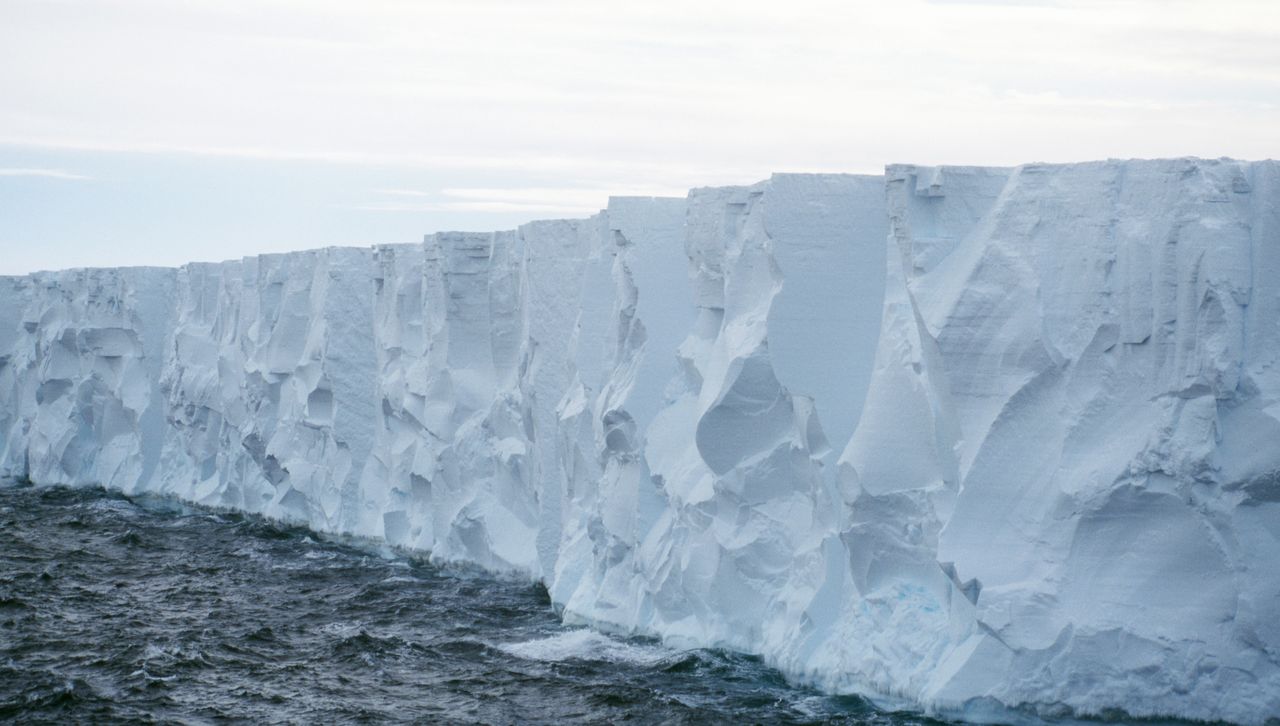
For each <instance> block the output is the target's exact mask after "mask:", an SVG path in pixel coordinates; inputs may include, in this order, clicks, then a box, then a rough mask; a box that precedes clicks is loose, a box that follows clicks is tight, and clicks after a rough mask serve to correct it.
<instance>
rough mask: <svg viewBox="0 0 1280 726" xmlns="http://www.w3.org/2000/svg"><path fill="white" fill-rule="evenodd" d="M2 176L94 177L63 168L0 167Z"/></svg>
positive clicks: (80, 178) (68, 178) (88, 178)
mask: <svg viewBox="0 0 1280 726" xmlns="http://www.w3.org/2000/svg"><path fill="white" fill-rule="evenodd" d="M0 176H30V177H40V178H44V179H63V180H67V181H89V180H90V179H92V178H93V177H91V176H85V175H84V174H77V173H75V172H70V171H63V170H62V169H29V168H5V167H0Z"/></svg>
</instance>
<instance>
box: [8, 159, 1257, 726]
mask: <svg viewBox="0 0 1280 726" xmlns="http://www.w3.org/2000/svg"><path fill="white" fill-rule="evenodd" d="M0 404H2V405H0V475H4V476H10V477H26V478H29V479H30V480H32V481H34V482H36V483H39V484H68V485H91V484H101V485H105V486H107V487H110V488H113V489H118V490H121V491H124V492H126V493H140V492H155V493H162V494H167V495H172V496H176V497H179V498H182V499H184V500H188V501H192V502H196V503H199V504H204V505H209V506H215V507H224V508H232V509H236V510H243V511H247V512H255V513H261V514H264V515H267V516H271V517H276V518H280V519H284V520H288V521H290V522H296V523H300V524H305V525H307V526H309V527H313V528H315V529H318V530H322V531H329V532H339V533H349V534H354V535H360V536H367V537H375V538H381V539H385V540H386V541H387V542H389V543H391V544H393V545H397V546H402V547H406V548H412V549H418V550H424V551H430V552H431V554H432V556H433V557H435V558H439V559H442V560H458V561H468V562H474V563H478V564H480V565H482V566H484V567H487V568H490V569H494V570H501V571H511V572H516V573H523V574H525V575H527V576H529V577H531V578H536V579H538V580H540V581H542V582H543V583H545V584H546V586H547V589H548V591H549V593H550V596H551V598H552V600H553V602H554V603H555V604H556V606H557V607H560V608H563V611H564V614H565V617H566V618H568V619H571V620H575V621H578V622H585V623H589V624H592V625H594V626H596V627H600V628H604V629H608V630H613V631H619V632H627V633H643V634H649V635H655V636H659V637H662V638H664V639H666V640H668V641H670V642H676V643H682V644H689V645H698V646H717V647H725V648H731V649H735V650H740V651H745V652H749V653H755V654H759V655H761V656H763V657H764V658H765V659H766V660H768V661H769V662H770V663H772V664H774V665H776V666H778V667H779V668H780V669H782V670H783V671H784V672H786V673H788V674H789V675H791V676H792V677H795V678H798V679H802V680H805V681H808V682H812V683H816V684H817V685H819V686H821V687H823V688H825V689H828V690H831V691H837V692H849V693H858V694H863V695H866V696H869V697H871V698H873V699H874V700H878V701H879V702H882V703H889V704H894V705H904V706H908V707H913V708H919V709H923V710H925V711H927V712H931V713H938V714H943V715H949V716H961V717H966V718H971V719H975V720H1008V719H1015V720H1016V719H1018V718H1022V717H1026V718H1032V717H1039V716H1058V715H1091V714H1092V715H1096V714H1127V715H1130V716H1174V717H1181V718H1192V719H1205V720H1227V721H1233V722H1239V723H1246V724H1260V723H1264V722H1266V721H1267V720H1268V719H1273V718H1280V163H1277V162H1272V161H1266V162H1238V161H1232V160H1199V159H1175V160H1159V161H1137V160H1134V161H1116V160H1112V161H1105V162H1092V163H1083V164H1065V165H1047V164H1028V165H1024V166H1020V167H1015V168H975V167H923V166H906V165H903V166H890V167H888V168H887V169H886V171H885V174H884V175H883V176H854V175H808V174H780V175H775V176H773V177H772V178H770V179H769V180H767V181H764V182H761V183H759V184H756V185H753V186H744V187H723V188H703V189H694V190H692V191H691V192H690V193H689V195H688V196H687V198H684V199H678V198H631V197H621V198H613V199H610V200H609V203H608V207H607V209H605V210H603V211H601V212H600V213H599V214H597V215H595V216H593V217H591V218H588V219H579V220H557V221H542V222H533V223H530V224H527V225H524V226H522V227H520V228H519V229H517V230H513V231H505V232H496V233H485V234H478V233H438V234H432V235H428V236H427V237H426V239H425V241H424V242H423V243H422V244H412V245H389V246H378V247H374V248H327V249H320V250H313V251H307V252H298V253H288V254H273V255H261V256H257V257H248V258H244V259H242V260H236V261H229V262H223V263H216V264H208V263H192V264H188V265H185V266H183V267H180V268H177V269H168V268H120V269H76V270H66V271H59V272H39V273H34V274H31V275H26V276H15V277H4V278H0Z"/></svg>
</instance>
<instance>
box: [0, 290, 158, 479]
mask: <svg viewBox="0 0 1280 726" xmlns="http://www.w3.org/2000/svg"><path fill="white" fill-rule="evenodd" d="M174 272H175V271H174V270H170V269H161V268H146V267H138V268H123V269H118V270H66V271H62V272H39V273H36V274H34V275H30V276H27V277H17V278H12V277H11V278H4V279H2V280H0V396H2V397H3V399H4V402H3V406H0V476H25V477H30V478H31V479H32V480H33V481H38V482H42V483H48V484H71V485H83V484H102V485H104V486H109V487H113V488H116V489H121V490H124V491H135V490H137V489H138V488H140V487H145V486H146V485H147V484H149V483H150V482H151V481H153V480H154V475H155V472H156V467H157V463H158V462H159V460H160V449H161V445H162V443H163V441H164V436H165V432H166V428H165V421H164V412H163V404H162V400H163V399H162V397H161V395H160V392H159V391H160V387H159V382H160V368H161V364H162V363H163V361H164V357H163V352H162V351H163V350H164V344H165V341H166V338H167V336H168V334H169V325H170V322H171V321H170V312H171V308H170V305H169V300H170V299H171V298H172V296H173V291H174V277H175V275H174Z"/></svg>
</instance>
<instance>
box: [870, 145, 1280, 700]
mask: <svg viewBox="0 0 1280 726" xmlns="http://www.w3.org/2000/svg"><path fill="white" fill-rule="evenodd" d="M1278 181H1280V167H1278V166H1277V165H1276V164H1275V163H1272V162H1266V163H1256V164H1242V163H1237V162H1230V161H1218V162H1207V161H1193V160H1177V161H1157V162H1133V161H1130V162H1100V163H1092V164H1078V165H1065V166H1044V165H1029V166H1024V167H1019V168H1017V169H1007V170H983V169H963V168H942V169H928V168H918V167H891V168H890V169H889V172H888V200H889V215H890V224H891V235H890V236H891V241H892V243H893V244H892V249H891V254H892V255H894V256H895V257H896V258H897V259H895V260H893V261H892V262H891V264H890V269H891V270H895V269H901V271H902V273H901V276H900V277H901V279H902V280H903V282H905V285H903V287H900V288H898V290H897V291H896V292H893V291H891V292H890V294H889V296H888V299H887V304H886V329H885V332H884V335H883V337H882V340H881V343H882V353H887V351H886V344H889V343H891V341H892V340H893V339H894V338H895V337H897V338H898V339H899V340H900V341H902V342H901V343H900V345H899V346H898V349H899V351H910V350H912V349H913V347H914V348H915V350H918V352H912V353H908V354H907V355H906V356H905V357H902V358H900V359H899V360H898V361H897V364H896V365H886V366H884V367H882V368H880V369H879V370H878V371H877V378H876V379H875V380H873V383H872V391H873V394H872V395H873V405H871V406H869V407H868V409H867V411H866V412H865V413H864V415H863V418H862V424H861V425H860V428H859V432H858V435H857V436H855V438H854V441H853V442H852V443H851V445H850V447H849V449H848V450H847V451H846V454H845V461H846V463H847V464H848V466H849V468H850V471H851V472H852V473H853V474H854V475H856V476H855V477H854V480H855V481H856V483H857V487H855V489H854V491H853V492H851V494H852V496H853V501H854V506H853V509H854V511H855V512H856V511H857V510H858V508H859V507H858V504H857V502H859V501H876V502H880V501H884V500H885V495H886V494H887V493H888V492H890V491H892V492H894V495H895V496H900V497H902V498H903V499H904V500H906V499H910V500H911V502H912V503H911V504H910V505H909V507H910V512H911V516H910V518H911V519H915V520H916V521H918V522H919V523H920V526H921V532H922V534H921V535H919V536H917V537H916V538H915V539H916V540H917V541H918V542H919V543H920V545H921V547H920V549H919V551H920V552H921V554H923V552H924V551H925V550H927V549H929V548H931V547H936V560H937V561H938V562H941V563H945V567H946V569H947V572H948V574H949V575H950V576H951V577H952V579H953V580H954V581H955V582H956V584H959V583H960V582H964V583H965V585H964V587H963V588H962V589H963V591H965V592H966V594H967V595H969V596H970V599H972V600H973V601H974V602H975V603H976V608H975V613H974V616H975V617H976V618H977V619H978V623H979V625H980V626H981V628H982V630H983V631H984V632H985V633H986V636H985V637H984V638H982V639H978V640H970V641H969V642H970V643H971V645H962V646H960V647H958V648H957V649H956V650H954V651H953V652H952V653H951V654H950V655H949V656H947V658H946V659H945V660H944V661H943V663H944V664H945V666H944V667H943V668H941V669H940V671H939V672H938V675H936V676H935V680H934V682H933V683H931V684H929V685H928V686H927V687H926V688H925V689H924V690H923V692H922V693H921V694H920V695H919V696H918V697H919V698H920V699H921V700H925V701H934V702H937V703H939V704H943V705H945V704H964V703H969V704H973V703H976V702H977V701H978V700H979V699H984V698H985V699H991V700H992V701H995V702H1001V703H1005V704H1010V705H1012V704H1036V705H1042V706H1049V705H1050V704H1058V705H1065V706H1067V707H1071V708H1075V709H1078V710H1080V711H1083V712H1097V711H1098V710H1099V709H1102V708H1107V707H1117V708H1122V709H1124V710H1125V711H1127V712H1129V713H1132V714H1155V713H1176V714H1179V715H1181V716H1186V717H1193V718H1203V719H1213V718H1228V719H1233V720H1239V721H1258V720H1260V719H1262V718H1263V717H1264V716H1265V715H1267V714H1271V715H1274V714H1276V713H1280V669H1278V668H1277V660H1278V659H1277V657H1276V656H1277V653H1280V639H1278V638H1277V636H1278V635H1280V630H1277V629H1276V626H1275V615H1276V614H1277V612H1280V589H1277V588H1278V587H1280V581H1277V578H1276V577H1275V576H1274V574H1273V573H1274V569H1275V568H1274V563H1275V562H1276V561H1277V557H1280V536H1278V535H1280V529H1277V522H1280V497H1276V496H1275V495H1274V492H1275V491H1276V487H1275V485H1274V482H1275V480H1276V477H1277V473H1278V472H1280V450H1278V449H1276V447H1275V446H1274V445H1273V444H1274V442H1275V440H1276V438H1275V434H1276V432H1277V424H1278V420H1277V415H1278V414H1280V411H1278V410H1277V409H1276V407H1275V401H1276V397H1277V395H1280V388H1277V382H1278V381H1277V380H1276V377H1275V364H1276V358H1277V356H1278V355H1280V346H1277V345H1276V343H1277V340H1276V339H1277V336H1278V335H1280V330H1277V327H1276V320H1278V319H1280V317H1277V313H1280V310H1277V305H1280V289H1277V286H1276V284H1275V280H1276V279H1280V278H1276V277H1275V272H1276V271H1277V270H1276V268H1277V264H1278V262H1280V186H1277V182H1278ZM898 265H900V268H899V267H898ZM894 277H897V275H896V274H893V273H891V278H894ZM898 284H899V283H897V282H895V281H894V280H892V279H891V285H892V286H893V287H897V285H898ZM895 299H896V300H897V303H896V311H895ZM891 319H895V320H894V321H893V322H890V321H891ZM891 360H892V358H891V356H888V355H886V356H885V360H884V362H885V363H890V362H891ZM875 399H882V401H875ZM895 442H896V443H898V444H901V443H907V442H909V445H910V447H911V448H913V449H915V450H917V451H920V452H922V456H920V457H918V458H917V459H916V463H917V465H916V466H908V467H905V468H899V467H896V466H894V465H893V464H892V459H886V457H885V454H891V455H892V454H893V453H894V452H895V449H894V446H895ZM897 451H899V452H900V451H901V450H900V449H898V450H897ZM855 516H856V515H855ZM893 519H894V518H893V517H888V516H883V515H877V516H876V517H875V522H874V523H873V524H871V525H869V526H870V527H882V525H883V523H884V522H887V521H892V520H893ZM866 526H867V525H864V528H865V527H866ZM851 549H852V546H851ZM903 549H904V551H905V550H906V549H907V548H906V547H904V548H903ZM922 559H927V558H923V557H922ZM953 620H954V619H953ZM1138 674H1143V675H1138ZM939 676H944V677H939Z"/></svg>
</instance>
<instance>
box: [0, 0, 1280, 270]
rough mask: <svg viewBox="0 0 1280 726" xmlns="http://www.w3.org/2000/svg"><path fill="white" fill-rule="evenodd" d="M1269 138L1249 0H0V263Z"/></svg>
mask: <svg viewBox="0 0 1280 726" xmlns="http://www.w3.org/2000/svg"><path fill="white" fill-rule="evenodd" d="M1278 147H1280V2H1275V1H1274V0H1256V1H1250V0H1242V1H1238V2H1229V1H1227V0H1218V1H1212V0H1204V1H1203V2H1178V1H1161V0H1131V1H1126V0H1109V1H1105V2H1104V1H1101V0H1099V1H1096V2H1087V1H1085V2H1072V1H1071V0H1061V2H1050V1H1043V2H1015V1H1013V0H1009V1H1007V2H998V1H995V0H988V1H986V2H977V1H975V2H967V1H965V0H946V1H944V0H934V1H932V2H928V1H925V0H902V1H900V2H876V3H872V2H849V1H847V0H846V1H844V2H813V1H810V0H789V1H787V2H777V1H774V2H749V1H742V0H737V1H734V2H719V1H714V2H699V1H697V0H694V1H688V0H685V1H682V2H663V1H655V2H647V3H641V2H628V3H622V2H618V3H613V2H602V1H600V0H583V1H577V0H573V1H568V2H536V1H533V0H529V1H526V2H496V1H495V2H489V1H486V0H468V1H465V2H410V1H409V0H364V1H362V2H350V1H346V2H336V1H331V0H255V1H254V2H236V1H232V0H188V1H186V2H175V1H174V0H112V1H110V2H108V1H105V0H74V1H73V0H0V273H17V272H26V271H29V270H33V269H41V268H59V267H68V266H80V265H117V264H121V265H123V264H166V265H169V264H178V263H181V262H183V261H187V260H191V259H223V258H229V257H237V256H240V255H244V254H252V253H255V252H263V251H275V250H282V249H298V248H305V247H314V246H321V245H327V244H369V243H379V242H404V241H411V240H416V239H419V238H420V237H421V235H422V234H423V233H426V232H430V231H434V230H437V229H442V228H466V229H499V228H509V227H512V226H514V225H516V224H518V223H521V222H523V221H527V220H529V219H535V218H542V217H549V216H579V215H585V214H589V213H590V212H592V211H593V210H595V209H597V208H599V207H602V206H603V205H604V204H605V202H606V198H607V196H608V195H609V194H683V193H684V190H685V189H686V188H688V187H690V186H695V185H708V184H729V183H749V182H752V181H756V180H759V179H762V178H764V177H766V176H767V175H768V174H769V173H770V172H772V171H852V172H873V173H874V172H878V171H880V170H881V169H882V167H883V166H884V165H885V164H886V163H892V162H915V163H929V164H934V163H937V164H944V163H945V164H954V163H981V164H1016V163H1020V162H1026V161H1072V160H1085V159H1096V158H1106V157H1162V156H1183V155H1195V156H1205V157H1217V156H1233V157H1238V158H1246V159H1258V158H1267V157H1276V156H1280V153H1278V151H1277V148H1278Z"/></svg>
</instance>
